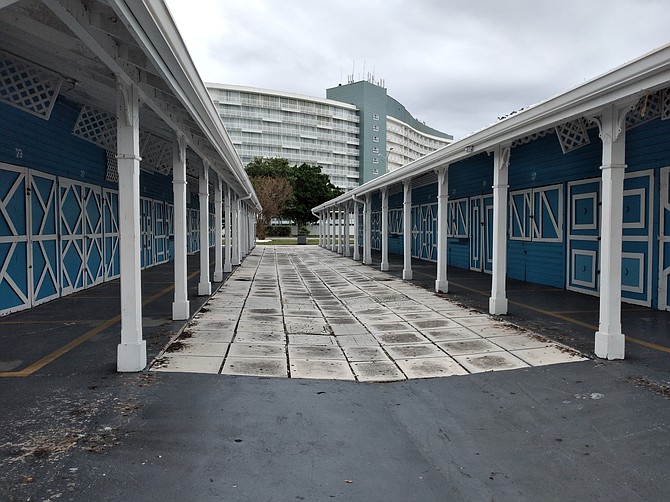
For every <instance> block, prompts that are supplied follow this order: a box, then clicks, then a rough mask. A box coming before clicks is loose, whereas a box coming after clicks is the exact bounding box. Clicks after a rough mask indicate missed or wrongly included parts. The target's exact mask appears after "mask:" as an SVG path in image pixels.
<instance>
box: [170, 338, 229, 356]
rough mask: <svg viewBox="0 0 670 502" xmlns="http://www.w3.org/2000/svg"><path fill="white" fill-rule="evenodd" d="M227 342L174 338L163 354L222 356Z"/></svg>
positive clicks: (226, 348)
mask: <svg viewBox="0 0 670 502" xmlns="http://www.w3.org/2000/svg"><path fill="white" fill-rule="evenodd" d="M229 345H230V344H229V343H210V342H199V341H198V342H192V341H189V340H183V341H182V340H176V341H175V342H173V343H171V344H170V345H168V347H167V348H166V349H165V355H168V356H170V355H175V356H177V355H178V356H214V357H216V356H219V357H224V356H225V355H226V353H227V352H228V346H229Z"/></svg>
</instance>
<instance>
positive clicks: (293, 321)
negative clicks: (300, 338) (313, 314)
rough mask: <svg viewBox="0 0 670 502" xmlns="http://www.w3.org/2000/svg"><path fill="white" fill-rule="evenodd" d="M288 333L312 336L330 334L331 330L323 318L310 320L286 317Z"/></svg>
mask: <svg viewBox="0 0 670 502" xmlns="http://www.w3.org/2000/svg"><path fill="white" fill-rule="evenodd" d="M284 323H285V325H286V332H287V333H290V334H296V333H305V334H312V335H319V334H328V333H330V329H329V328H328V325H327V324H326V321H325V319H323V317H320V318H315V319H308V318H305V317H284Z"/></svg>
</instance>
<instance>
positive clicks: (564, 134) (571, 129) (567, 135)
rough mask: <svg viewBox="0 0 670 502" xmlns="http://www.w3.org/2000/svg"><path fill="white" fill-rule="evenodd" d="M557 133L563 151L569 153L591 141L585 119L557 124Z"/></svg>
mask: <svg viewBox="0 0 670 502" xmlns="http://www.w3.org/2000/svg"><path fill="white" fill-rule="evenodd" d="M556 135H557V136H558V141H559V143H560V144H561V149H562V150H563V153H568V152H571V151H573V150H576V149H577V148H580V147H582V146H585V145H588V144H589V143H591V140H590V139H589V135H588V133H587V132H586V125H585V124H584V121H583V120H582V119H581V118H579V119H576V120H573V121H572V122H566V123H565V124H561V125H559V126H556Z"/></svg>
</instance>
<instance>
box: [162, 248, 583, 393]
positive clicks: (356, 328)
mask: <svg viewBox="0 0 670 502" xmlns="http://www.w3.org/2000/svg"><path fill="white" fill-rule="evenodd" d="M584 359H585V358H584V357H583V356H582V355H581V354H579V353H578V352H576V351H574V350H572V349H569V348H567V347H565V346H563V345H560V344H558V343H555V342H552V341H550V340H548V339H546V338H543V337H541V336H538V335H536V334H534V333H531V332H529V331H526V330H523V329H521V328H519V327H516V326H513V325H510V324H508V323H505V322H503V321H500V320H497V319H494V318H492V317H491V316H489V315H487V314H482V313H479V312H476V311H474V310H471V309H468V308H466V307H462V306H460V305H457V304H455V303H453V302H451V301H449V300H447V299H445V298H443V297H440V296H438V295H435V294H433V293H431V292H429V291H426V290H424V289H422V288H419V287H417V286H414V285H412V284H409V283H407V282H404V281H401V280H399V279H396V278H393V277H391V276H390V275H388V274H386V273H384V272H381V271H378V270H375V269H373V268H371V267H366V266H363V265H361V264H360V263H357V262H354V261H352V260H350V259H348V258H343V257H341V256H338V255H336V254H333V253H330V252H329V251H327V250H324V249H322V248H319V247H316V246H309V247H304V246H276V247H257V248H256V249H255V250H254V251H253V252H252V254H251V255H249V256H248V257H247V258H246V259H245V261H244V263H243V264H242V266H240V267H239V268H238V269H237V270H235V272H234V273H233V274H232V275H231V277H230V278H229V279H228V281H227V282H226V283H225V284H224V285H223V286H222V287H221V289H220V290H219V291H218V292H217V293H216V294H215V295H213V297H212V298H211V299H210V300H209V302H207V303H206V304H205V305H204V307H203V308H202V310H201V311H200V312H199V313H198V314H197V315H196V316H195V317H194V319H193V321H192V322H191V323H190V324H189V325H188V326H187V327H186V329H185V330H184V331H183V332H182V333H181V334H180V336H178V337H177V338H176V339H175V340H173V342H172V343H171V344H170V345H169V346H168V347H167V348H166V350H165V351H164V353H163V354H161V356H160V357H158V358H157V359H156V360H155V361H154V363H153V365H152V370H154V371H175V372H195V373H222V374H229V375H253V376H273V377H284V378H286V377H289V378H315V379H332V380H357V381H360V382H388V381H397V380H405V379H413V378H430V377H443V376H450V375H463V374H467V373H479V372H484V371H496V370H508V369H516V368H526V367H529V366H543V365H546V364H555V363H564V362H573V361H581V360H584Z"/></svg>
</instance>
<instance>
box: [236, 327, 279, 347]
mask: <svg viewBox="0 0 670 502" xmlns="http://www.w3.org/2000/svg"><path fill="white" fill-rule="evenodd" d="M235 343H248V344H251V343H258V344H264V345H286V335H285V334H284V332H283V330H282V331H281V332H279V331H277V332H274V333H269V332H258V331H252V332H247V331H238V332H237V334H236V335H235Z"/></svg>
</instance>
